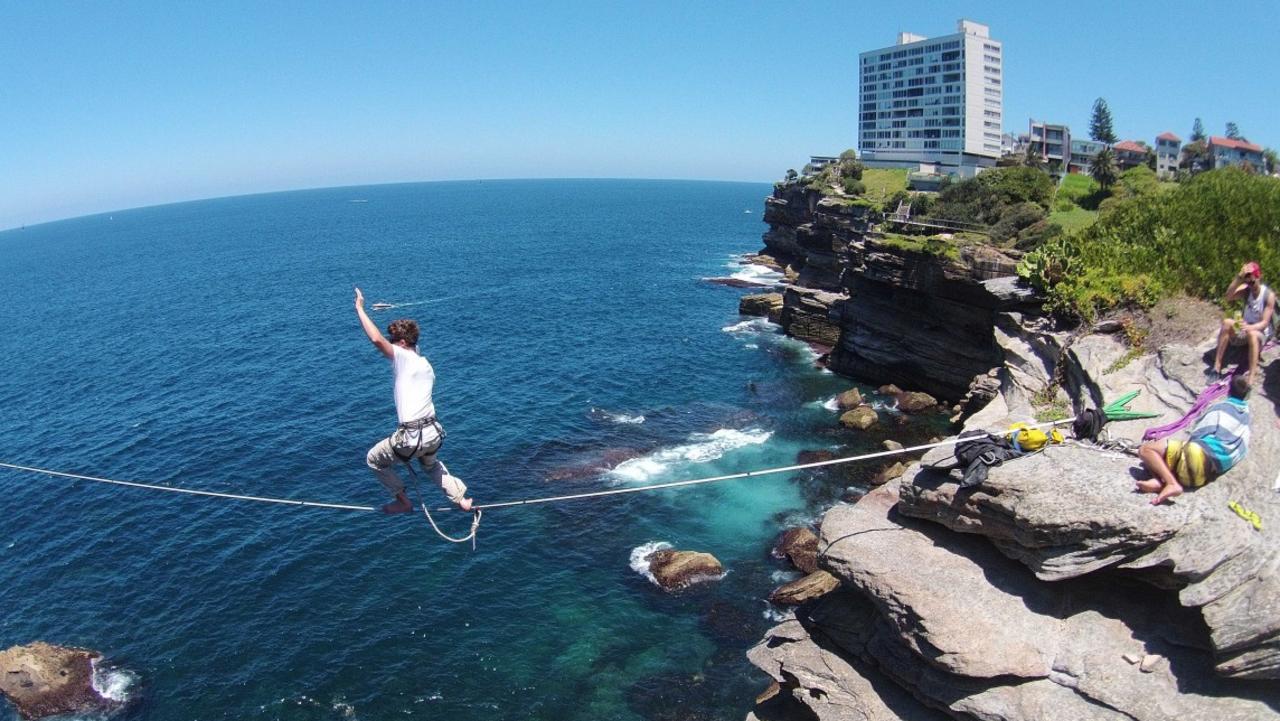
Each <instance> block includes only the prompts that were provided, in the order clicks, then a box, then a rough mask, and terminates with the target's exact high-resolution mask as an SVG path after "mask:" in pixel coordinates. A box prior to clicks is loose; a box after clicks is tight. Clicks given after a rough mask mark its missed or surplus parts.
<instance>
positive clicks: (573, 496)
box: [0, 416, 1075, 543]
mask: <svg viewBox="0 0 1280 721" xmlns="http://www.w3.org/2000/svg"><path fill="white" fill-rule="evenodd" d="M1074 420H1075V417H1074V416H1073V417H1071V418H1063V419H1062V420H1058V421H1048V422H1046V423H1036V424H1028V425H1026V426H1024V427H1026V428H1048V427H1053V426H1060V425H1063V424H1065V423H1071V422H1073V421H1074ZM1005 432H1007V431H999V432H998V433H1005ZM993 435H994V434H993ZM974 439H975V437H974V436H967V437H964V438H961V437H959V436H956V437H953V438H948V439H946V440H942V441H936V442H934V443H925V444H922V445H918V446H908V447H906V448H899V449H896V450H886V451H876V452H874V453H864V454H862V455H858V456H848V457H845V458H832V459H830V460H826V461H814V462H812V463H797V464H795V465H790V466H779V467H777V468H765V469H762V470H758V471H743V472H741V473H729V474H726V475H722V476H709V477H707V478H695V479H692V480H687V481H671V482H669V483H655V484H652V485H647V486H632V487H629V488H611V489H609V490H607V491H592V492H589V493H570V494H567V495H563V496H548V497H546V498H529V499H525V500H522V501H507V502H504V503H487V504H483V505H477V506H472V509H471V510H472V511H481V510H486V509H491V508H510V507H512V506H532V505H535V504H539V503H555V502H558V501H573V500H579V499H583V498H600V497H603V496H618V495H622V494H624V493H641V492H644V491H656V490H660V489H663V488H679V487H682V486H696V485H700V484H703V483H716V482H718V481H729V480H733V479H735V478H751V477H753V476H766V475H771V474H774V473H790V472H792V471H800V470H804V469H806V468H820V467H822V466H834V465H839V464H842V463H853V462H855V461H865V460H870V459H872V458H884V457H886V456H895V455H899V454H902V453H914V452H916V451H924V450H928V449H930V448H938V447H941V446H949V445H954V444H957V443H963V442H965V441H970V440H974ZM0 468H8V469H11V470H14V471H24V472H27V473H42V474H44V475H47V476H58V477H60V478H72V479H76V480H81V481H93V482H94V483H109V484H111V485H115V486H128V487H130V488H143V489H146V490H150V491H167V492H169V493H185V494H187V495H192V496H208V497H211V498H228V499H231V500H236V501H254V502H257V503H277V504H280V505H285V506H306V507H309V508H333V509H337V510H340V511H375V510H377V509H376V508H374V507H373V506H354V505H349V504H345V503H324V502H321V501H300V500H295V499H292V498H267V497H264V496H245V495H240V494H237V493H217V492H215V491H199V490H195V489H192V488H179V487H176V486H159V485H155V484H152V483H137V482H135V481H119V480H115V479H112V478H100V477H98V476H85V475H81V474H78V473H65V472H62V471H51V470H48V469H46V468H35V467H33V466H21V465H17V464H14V463H4V462H2V461H0ZM422 510H423V512H424V513H425V512H426V511H427V508H426V504H425V503H424V504H422ZM436 510H437V511H449V510H453V509H452V507H444V508H437V509H436ZM427 518H428V520H431V517H430V514H429V513H428V514H427ZM478 521H479V517H478V514H477V517H476V518H475V520H474V521H473V527H472V530H471V535H470V536H467V537H465V538H462V539H459V540H456V541H455V539H452V538H450V539H449V540H451V541H455V542H457V543H460V542H463V541H467V540H474V535H475V527H474V524H475V522H478ZM431 525H432V526H435V521H434V520H431ZM436 532H437V533H440V531H439V529H436ZM440 535H441V536H444V534H443V533H441V534H440Z"/></svg>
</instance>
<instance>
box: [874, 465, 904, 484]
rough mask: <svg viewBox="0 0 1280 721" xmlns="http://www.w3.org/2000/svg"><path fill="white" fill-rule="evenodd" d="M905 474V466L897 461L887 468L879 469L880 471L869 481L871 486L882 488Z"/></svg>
mask: <svg viewBox="0 0 1280 721" xmlns="http://www.w3.org/2000/svg"><path fill="white" fill-rule="evenodd" d="M906 472H907V466H906V464H905V463H903V462H901V461H899V462H897V463H895V464H893V465H891V466H887V467H885V468H883V469H881V471H880V472H879V473H877V474H876V475H875V476H874V477H873V478H872V479H871V485H873V486H883V485H884V484H886V483H888V482H889V481H892V480H893V479H895V478H901V477H902V474H904V473H906Z"/></svg>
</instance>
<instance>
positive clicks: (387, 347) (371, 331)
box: [356, 288, 395, 358]
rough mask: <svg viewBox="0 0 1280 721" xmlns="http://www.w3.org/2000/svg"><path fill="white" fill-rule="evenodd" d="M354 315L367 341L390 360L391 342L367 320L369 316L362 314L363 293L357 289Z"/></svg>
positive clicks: (392, 351)
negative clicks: (367, 337)
mask: <svg viewBox="0 0 1280 721" xmlns="http://www.w3.org/2000/svg"><path fill="white" fill-rule="evenodd" d="M356 315H357V316H359V317H360V327H361V328H364V334H365V335H367V336H369V340H370V341H371V342H372V343H373V345H374V346H375V347H377V349H378V350H379V351H381V352H382V355H384V356H386V357H388V358H390V357H391V355H392V354H393V353H395V351H394V350H392V348H391V341H389V340H387V339H386V338H384V337H383V336H382V331H380V330H378V326H376V325H374V323H373V321H372V320H370V319H369V314H368V313H365V312H364V293H361V292H360V289H359V288H356Z"/></svg>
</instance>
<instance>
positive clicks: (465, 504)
mask: <svg viewBox="0 0 1280 721" xmlns="http://www.w3.org/2000/svg"><path fill="white" fill-rule="evenodd" d="M458 508H461V509H462V510H464V511H470V510H471V499H470V498H464V499H462V500H461V501H458Z"/></svg>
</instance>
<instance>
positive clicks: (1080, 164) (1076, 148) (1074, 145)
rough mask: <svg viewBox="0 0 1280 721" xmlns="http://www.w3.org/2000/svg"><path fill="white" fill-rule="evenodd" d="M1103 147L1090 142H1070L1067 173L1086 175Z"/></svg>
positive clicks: (1100, 144)
mask: <svg viewBox="0 0 1280 721" xmlns="http://www.w3.org/2000/svg"><path fill="white" fill-rule="evenodd" d="M1103 147H1104V146H1103V144H1102V143H1097V142H1094V141H1092V140H1072V141H1071V162H1069V163H1067V172H1068V173H1084V174H1088V172H1089V166H1090V165H1092V164H1093V159H1094V157H1095V156H1096V155H1097V154H1098V152H1099V151H1101V150H1102V148H1103Z"/></svg>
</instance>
